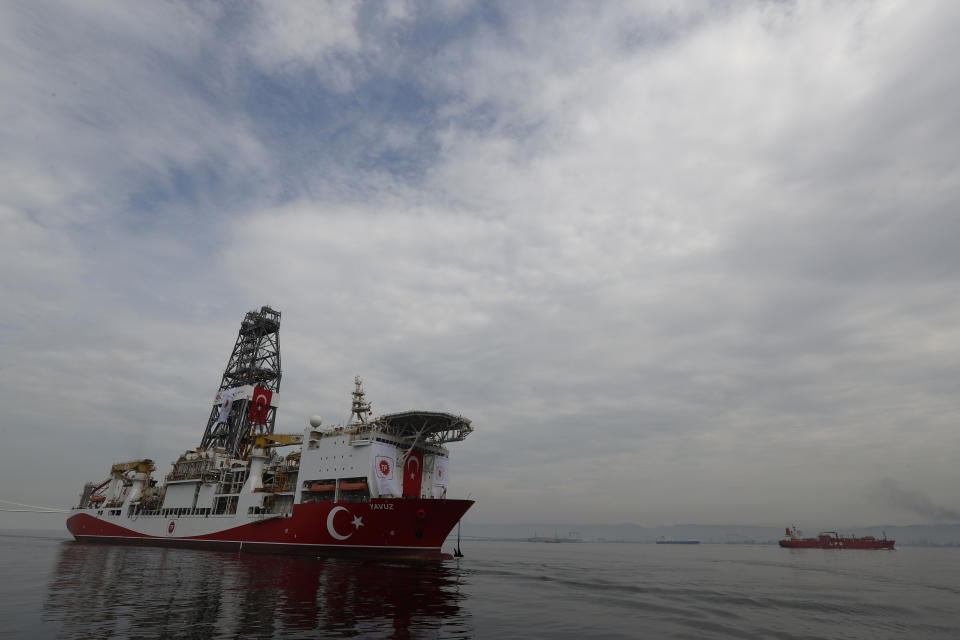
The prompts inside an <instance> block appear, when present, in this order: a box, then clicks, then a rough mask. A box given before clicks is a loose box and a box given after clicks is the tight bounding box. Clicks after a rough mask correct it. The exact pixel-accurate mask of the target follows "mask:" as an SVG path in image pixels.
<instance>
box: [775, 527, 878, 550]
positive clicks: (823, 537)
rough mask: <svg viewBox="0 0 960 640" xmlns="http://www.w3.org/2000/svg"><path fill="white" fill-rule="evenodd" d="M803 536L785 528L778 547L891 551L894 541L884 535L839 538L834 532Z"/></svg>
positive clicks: (796, 531) (796, 530)
mask: <svg viewBox="0 0 960 640" xmlns="http://www.w3.org/2000/svg"><path fill="white" fill-rule="evenodd" d="M802 535H803V534H802V533H801V532H800V530H799V529H797V528H796V527H795V526H794V527H788V528H787V534H786V537H785V538H782V539H781V540H780V546H781V547H784V548H786V549H889V550H893V543H894V542H896V540H887V536H886V534H884V536H883V537H882V538H875V537H873V536H863V537H862V538H858V537H856V536H841V535H840V534H838V533H837V532H836V531H821V532H820V533H819V534H817V537H816V538H801V537H800V536H802Z"/></svg>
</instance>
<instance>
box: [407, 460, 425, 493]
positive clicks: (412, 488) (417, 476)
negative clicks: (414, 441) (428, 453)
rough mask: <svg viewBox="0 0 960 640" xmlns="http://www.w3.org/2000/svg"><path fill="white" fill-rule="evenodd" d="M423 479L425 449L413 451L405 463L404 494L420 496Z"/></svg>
mask: <svg viewBox="0 0 960 640" xmlns="http://www.w3.org/2000/svg"><path fill="white" fill-rule="evenodd" d="M422 479H423V451H411V452H410V455H409V456H407V462H406V463H405V464H404V465H403V495H404V496H411V497H414V498H419V497H420V482H421V480H422Z"/></svg>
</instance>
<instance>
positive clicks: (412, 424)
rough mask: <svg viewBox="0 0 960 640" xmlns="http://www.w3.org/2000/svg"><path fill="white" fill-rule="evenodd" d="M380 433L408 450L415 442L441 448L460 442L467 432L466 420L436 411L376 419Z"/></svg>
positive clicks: (391, 414) (405, 412)
mask: <svg viewBox="0 0 960 640" xmlns="http://www.w3.org/2000/svg"><path fill="white" fill-rule="evenodd" d="M377 422H379V423H380V425H381V427H380V428H381V431H382V432H383V433H389V434H391V435H394V436H396V437H397V438H400V439H401V440H403V441H406V442H407V443H408V444H409V446H410V447H413V446H414V445H415V444H417V443H419V442H425V443H428V444H432V445H437V446H441V445H443V444H444V443H446V442H457V441H460V440H463V439H464V438H466V437H467V436H468V435H470V433H471V432H473V427H472V426H471V425H470V420H469V418H464V417H463V416H455V415H453V414H452V413H442V412H439V411H404V412H401V413H390V414H387V415H383V416H380V417H379V418H377Z"/></svg>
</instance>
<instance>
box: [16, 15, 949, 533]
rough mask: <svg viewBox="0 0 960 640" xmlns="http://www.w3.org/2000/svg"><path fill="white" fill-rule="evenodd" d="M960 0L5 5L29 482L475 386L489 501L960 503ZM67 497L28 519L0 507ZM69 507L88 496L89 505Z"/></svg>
mask: <svg viewBox="0 0 960 640" xmlns="http://www.w3.org/2000/svg"><path fill="white" fill-rule="evenodd" d="M958 30H960V4H958V3H953V2H941V3H935V2H906V1H904V2H823V3H820V2H802V3H793V2H769V3H764V2H743V3H738V2H703V3H689V2H631V3H622V4H621V3H616V2H604V3H595V2H583V3H574V2H563V3H557V2H542V3H541V2H527V3H517V2H504V3H489V2H483V3H472V2H467V1H464V2H454V1H440V2H436V3H427V2H407V3H404V2H393V3H380V2H365V3H363V2H358V3H349V2H339V1H338V2H332V3H329V4H322V3H313V2H308V3H297V2H285V3H269V4H267V5H265V6H259V5H256V4H252V3H251V4H244V3H235V4H233V5H219V4H200V3H187V4H180V3H175V2H171V3H125V2H115V3H101V2H92V1H91V2H83V3H70V4H63V3H48V2H40V1H36V0H30V1H23V2H6V3H3V4H0V96H2V99H0V287H2V298H3V306H2V312H0V402H2V405H3V407H4V411H3V416H2V418H0V430H2V431H0V433H2V437H3V445H2V447H0V487H2V489H0V499H5V500H13V501H18V502H24V503H29V504H39V505H50V506H69V505H71V504H73V503H74V502H75V501H76V496H77V494H78V492H79V490H80V488H81V485H82V484H83V482H85V481H91V480H100V479H102V477H103V476H105V474H106V472H107V470H108V468H109V465H110V464H111V463H113V462H116V461H120V460H128V459H133V458H138V457H151V458H154V459H155V460H157V462H158V467H159V470H160V471H161V472H165V469H167V468H168V467H167V464H168V463H169V462H170V461H172V460H173V459H175V457H176V456H177V454H178V453H179V452H181V451H183V450H185V449H189V448H193V447H195V446H197V445H198V444H199V440H200V436H201V435H202V433H203V429H204V426H205V424H206V418H207V416H208V414H209V410H210V405H211V402H212V398H213V395H214V393H215V392H216V389H217V386H218V384H219V382H220V376H221V373H222V370H223V367H224V366H225V364H226V361H227V358H228V356H229V354H230V350H231V348H232V346H233V342H234V340H235V338H236V331H237V328H238V326H239V322H240V320H241V319H242V317H243V315H244V313H245V312H246V311H248V310H250V309H254V308H258V307H259V306H261V305H263V304H269V305H272V306H273V307H275V308H277V309H279V310H280V311H282V313H283V321H282V329H281V333H280V335H281V347H282V354H283V371H284V377H283V383H282V386H281V398H282V399H281V405H282V406H281V409H280V412H279V417H278V427H277V428H278V431H283V432H297V431H300V430H301V429H302V428H303V427H304V426H306V422H307V420H308V418H309V416H310V415H312V414H315V413H316V414H320V415H322V416H323V417H324V419H325V420H326V422H328V423H332V422H337V421H341V420H344V419H345V418H346V417H347V416H348V415H349V401H350V397H349V393H350V391H351V389H352V382H353V376H354V375H361V376H363V378H364V379H365V383H366V389H367V392H368V397H369V398H370V399H371V400H372V401H373V405H374V410H375V412H392V411H400V410H405V409H413V408H419V409H435V410H446V411H453V412H458V413H463V414H464V415H466V416H468V417H470V418H472V419H473V421H474V425H475V427H476V431H475V433H474V434H473V435H471V436H470V438H468V439H467V440H466V441H465V442H463V443H455V444H454V445H451V449H452V464H451V474H452V476H453V484H452V491H453V493H455V494H457V495H459V496H466V495H467V494H468V493H469V494H471V497H473V498H476V499H478V504H477V505H476V507H475V508H474V510H473V511H472V512H471V514H470V516H469V519H472V520H474V521H475V522H478V523H497V522H501V523H505V522H532V523H536V522H541V523H549V522H582V523H593V522H606V523H617V522H635V523H638V524H642V525H648V526H652V525H658V524H674V523H685V522H695V523H703V524H725V523H743V524H777V525H780V524H785V523H786V524H788V523H791V522H799V523H800V524H801V525H803V526H805V528H808V529H816V528H817V527H825V528H826V527H829V528H832V527H836V526H845V525H851V526H853V525H865V524H880V523H888V524H907V523H921V522H936V521H951V520H958V519H960V515H958V513H957V512H958V511H960V497H958V496H960V492H958V487H960V464H958V463H957V461H958V460H960V429H958V420H960V400H958V397H957V393H958V387H960V384H958V383H960V299H958V295H957V294H958V291H960V251H958V245H960V211H958V208H957V203H958V201H960V127H958V126H957V122H958V116H957V114H960V68H958V66H960V65H958V62H957V61H958V60H960V45H958V44H957V40H956V37H955V36H956V33H957V31H958ZM38 523H48V524H49V523H50V520H49V517H47V519H46V520H40V519H39V518H36V517H29V518H28V517H24V516H21V515H19V514H10V513H2V514H0V526H4V527H29V526H42V525H38ZM52 526H60V524H59V522H57V523H53V525H52Z"/></svg>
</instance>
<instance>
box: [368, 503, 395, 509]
mask: <svg viewBox="0 0 960 640" xmlns="http://www.w3.org/2000/svg"><path fill="white" fill-rule="evenodd" d="M376 509H389V510H393V505H392V504H390V503H378V502H372V503H370V510H371V511H373V510H376Z"/></svg>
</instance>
